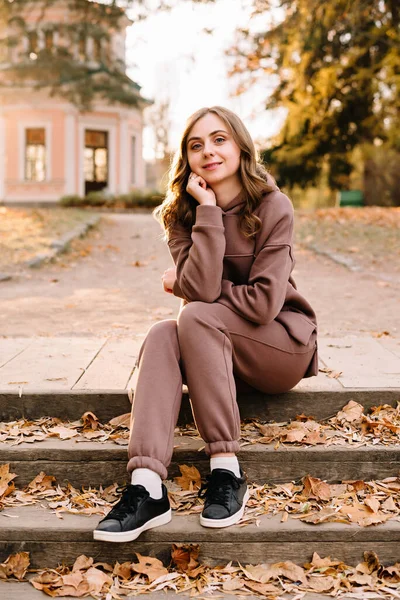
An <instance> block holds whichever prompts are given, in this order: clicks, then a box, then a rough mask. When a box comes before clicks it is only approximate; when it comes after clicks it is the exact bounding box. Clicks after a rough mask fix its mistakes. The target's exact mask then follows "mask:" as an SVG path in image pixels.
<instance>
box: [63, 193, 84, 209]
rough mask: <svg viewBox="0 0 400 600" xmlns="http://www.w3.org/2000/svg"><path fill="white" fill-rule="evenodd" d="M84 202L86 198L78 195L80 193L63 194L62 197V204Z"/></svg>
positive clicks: (68, 204)
mask: <svg viewBox="0 0 400 600" xmlns="http://www.w3.org/2000/svg"><path fill="white" fill-rule="evenodd" d="M83 204H84V198H82V197H81V196H78V194H71V195H69V196H63V197H62V198H60V205H61V206H82V205H83Z"/></svg>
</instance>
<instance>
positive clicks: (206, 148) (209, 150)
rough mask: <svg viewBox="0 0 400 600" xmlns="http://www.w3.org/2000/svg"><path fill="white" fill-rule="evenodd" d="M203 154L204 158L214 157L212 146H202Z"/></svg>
mask: <svg viewBox="0 0 400 600" xmlns="http://www.w3.org/2000/svg"><path fill="white" fill-rule="evenodd" d="M203 153H204V155H205V156H214V150H213V148H212V146H208V145H207V144H204V150H203Z"/></svg>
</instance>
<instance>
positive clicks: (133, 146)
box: [131, 135, 136, 185]
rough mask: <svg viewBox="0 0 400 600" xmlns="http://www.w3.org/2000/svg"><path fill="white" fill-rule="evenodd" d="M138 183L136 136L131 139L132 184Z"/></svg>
mask: <svg viewBox="0 0 400 600" xmlns="http://www.w3.org/2000/svg"><path fill="white" fill-rule="evenodd" d="M135 183H136V136H135V135H133V136H132V138H131V184H132V185H135Z"/></svg>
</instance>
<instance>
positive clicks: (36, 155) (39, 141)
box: [25, 128, 46, 181]
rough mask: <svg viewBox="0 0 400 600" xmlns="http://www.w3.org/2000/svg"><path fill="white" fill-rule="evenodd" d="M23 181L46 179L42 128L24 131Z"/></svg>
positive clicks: (43, 132) (44, 138)
mask: <svg viewBox="0 0 400 600" xmlns="http://www.w3.org/2000/svg"><path fill="white" fill-rule="evenodd" d="M25 179H26V180H27V181H44V180H45V179H46V137H45V130H44V128H35V129H33V128H32V129H26V130H25Z"/></svg>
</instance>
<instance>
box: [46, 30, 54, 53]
mask: <svg viewBox="0 0 400 600" xmlns="http://www.w3.org/2000/svg"><path fill="white" fill-rule="evenodd" d="M53 44H54V36H53V32H52V31H45V33H44V45H45V48H46V50H48V51H51V50H52V49H53Z"/></svg>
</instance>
